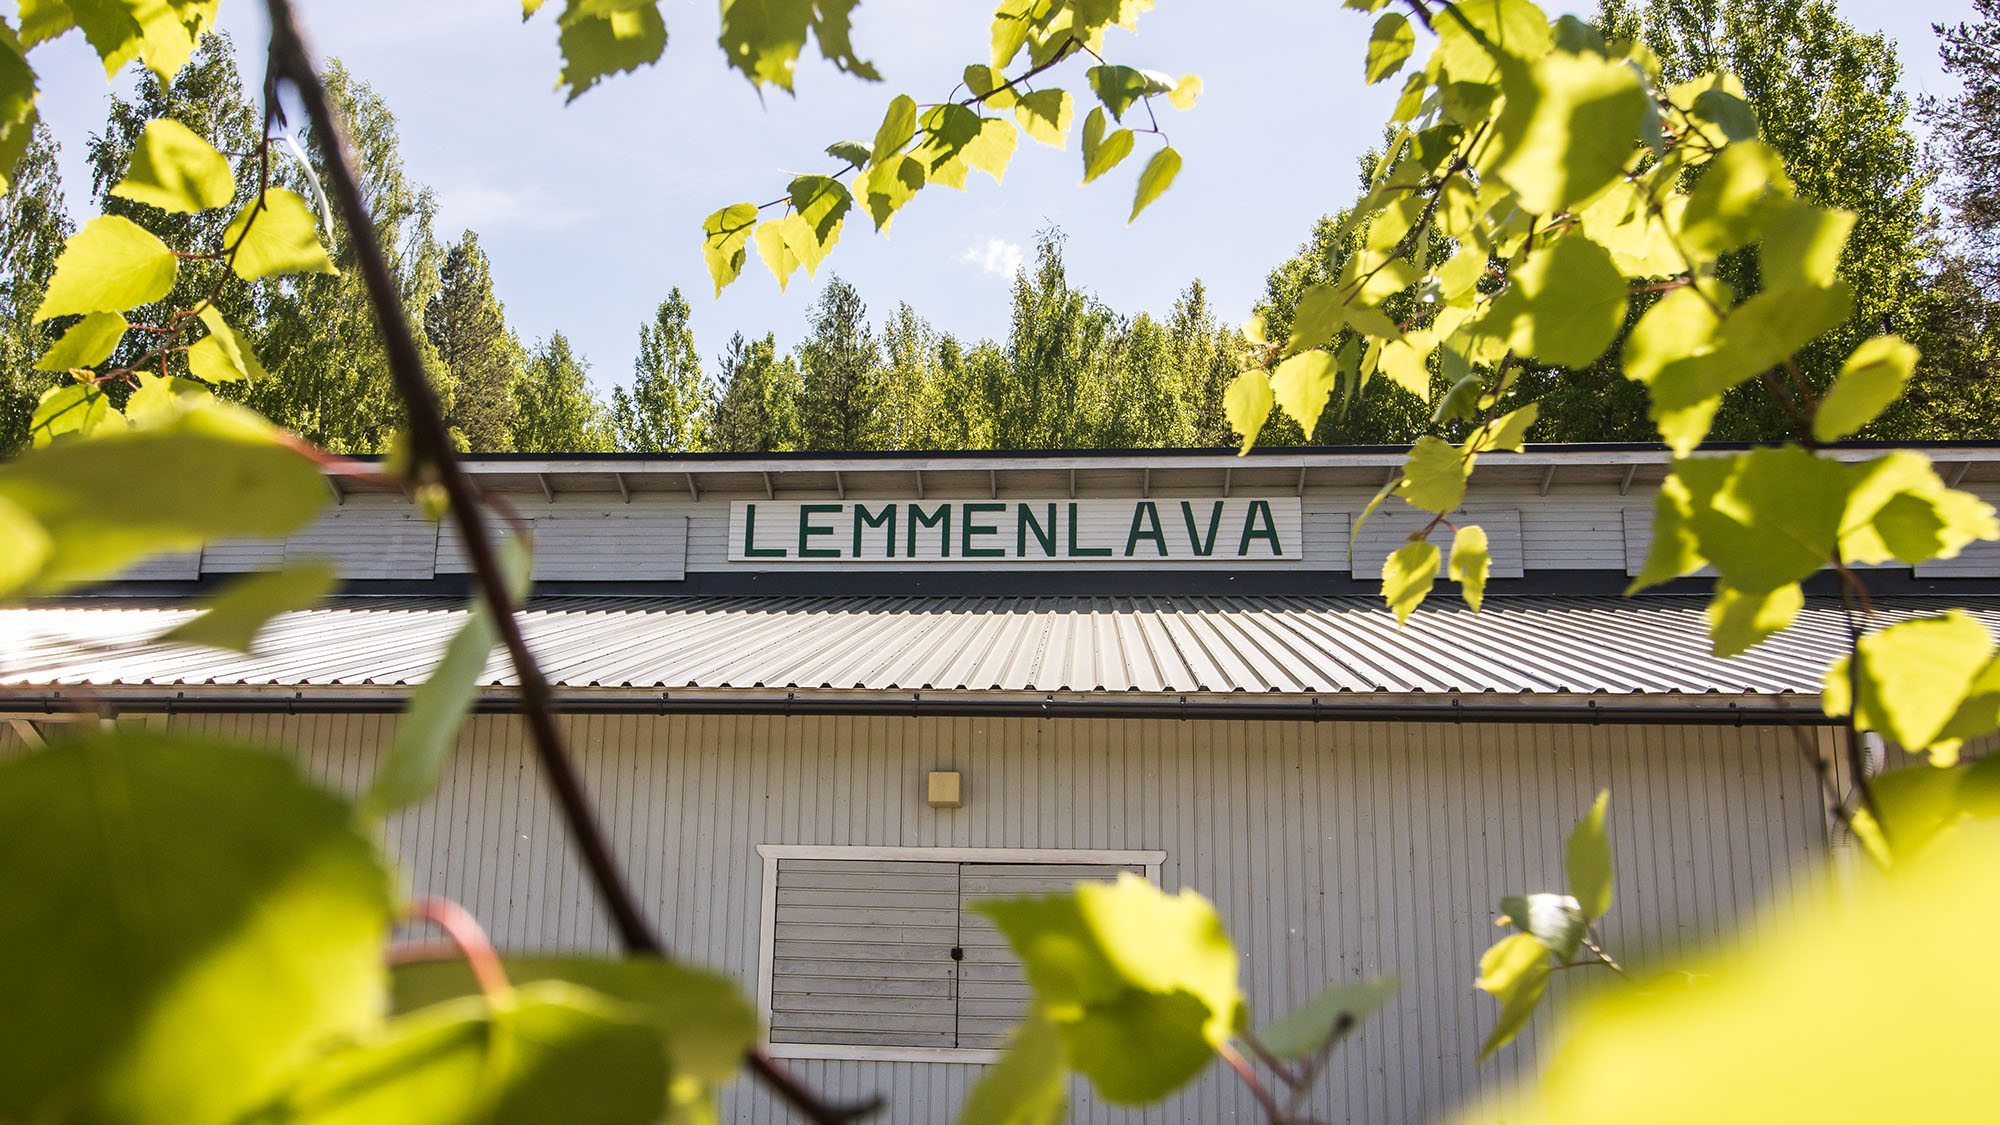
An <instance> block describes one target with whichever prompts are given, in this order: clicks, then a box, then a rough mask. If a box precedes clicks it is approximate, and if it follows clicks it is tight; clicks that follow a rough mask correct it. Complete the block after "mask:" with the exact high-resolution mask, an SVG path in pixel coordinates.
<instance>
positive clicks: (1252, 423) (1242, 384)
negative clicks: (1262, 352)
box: [1222, 367, 1277, 455]
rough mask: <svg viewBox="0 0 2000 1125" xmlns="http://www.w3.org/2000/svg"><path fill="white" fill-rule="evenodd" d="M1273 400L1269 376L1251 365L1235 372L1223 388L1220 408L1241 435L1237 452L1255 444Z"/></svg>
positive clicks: (1232, 427)
mask: <svg viewBox="0 0 2000 1125" xmlns="http://www.w3.org/2000/svg"><path fill="white" fill-rule="evenodd" d="M1276 402H1277V396H1276V394H1275V393H1274V392H1273V391H1272V390H1271V378H1270V376H1268V375H1266V374H1264V373H1263V372H1262V371H1259V370H1257V369H1256V368H1254V367H1253V368H1251V369H1250V370H1248V371H1244V372H1242V373H1240V374H1238V375H1237V376H1236V377H1235V378H1234V379H1231V380H1230V381H1229V386H1227V387H1226V388H1224V389H1223V392H1222V412H1223V414H1224V415H1225V416H1227V417H1228V419H1229V428H1230V429H1232V430H1235V431H1236V433H1237V435H1238V436H1240V437H1241V438H1242V439H1243V448H1242V449H1240V450H1238V454H1239V455H1241V454H1245V453H1249V452H1250V447H1251V446H1253V445H1255V444H1257V434H1258V432H1259V431H1261V430H1262V429H1263V428H1264V421H1265V419H1267V418H1269V417H1270V416H1271V407H1272V405H1273V404H1274V403H1276Z"/></svg>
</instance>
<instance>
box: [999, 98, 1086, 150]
mask: <svg viewBox="0 0 2000 1125" xmlns="http://www.w3.org/2000/svg"><path fill="white" fill-rule="evenodd" d="M1075 112H1076V101H1075V99H1073V98H1071V97H1070V96H1069V91H1068V90H1036V91H1035V92H1034V93H1032V94H1023V95H1021V100H1020V101H1019V102H1018V103H1016V104H1015V106H1014V120H1015V121H1017V122H1019V123H1020V125H1021V131H1022V132H1023V133H1026V134H1028V136H1030V137H1033V138H1034V139H1035V140H1038V141H1040V142H1042V143H1043V144H1045V145H1054V146H1055V147H1057V148H1062V147H1064V145H1065V140H1064V138H1065V137H1067V136H1068V135H1069V126H1070V122H1071V121H1072V120H1073V119H1074V115H1075Z"/></svg>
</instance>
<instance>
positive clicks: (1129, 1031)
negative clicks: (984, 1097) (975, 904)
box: [979, 872, 1243, 1103]
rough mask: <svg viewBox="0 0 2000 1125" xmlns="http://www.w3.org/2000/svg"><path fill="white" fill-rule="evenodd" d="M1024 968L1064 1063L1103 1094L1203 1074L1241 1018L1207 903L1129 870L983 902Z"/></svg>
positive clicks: (1169, 1084)
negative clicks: (1111, 878)
mask: <svg viewBox="0 0 2000 1125" xmlns="http://www.w3.org/2000/svg"><path fill="white" fill-rule="evenodd" d="M979 910H980V911H981V912H982V913H984V914H986V915H987V916H988V917H990V918H992V919H993V921H994V924H995V925H997V926H998V927H999V928H1000V930H1001V932H1002V933H1004V934H1005V935H1006V936H1007V941H1008V943H1009V944H1010V945H1011V946H1012V947H1013V949H1014V953H1015V954H1016V955H1017V956H1018V957H1020V959H1021V963H1022V965H1023V966H1024V967H1025V968H1026V971H1027V975H1028V980H1029V983H1030V984H1032V985H1033V986H1034V990H1035V998H1036V1001H1037V1002H1038V1003H1039V1004H1040V1005H1041V1007H1042V1010H1043V1011H1044V1012H1045V1013H1046V1014H1047V1017H1048V1019H1049V1021H1050V1022H1051V1023H1053V1024H1055V1026H1056V1029H1057V1031H1058V1032H1059V1033H1060V1034H1061V1036H1062V1041H1063V1046H1064V1050H1065V1053H1066V1054H1067V1056H1068V1058H1069V1062H1070V1065H1071V1066H1072V1067H1074V1068H1075V1069H1076V1070H1078V1071H1080V1072H1082V1073H1083V1074H1084V1075H1086V1076H1087V1077H1089V1078H1090V1080H1091V1083H1092V1084H1093V1085H1094V1086H1095V1087H1096V1088H1097V1091H1098V1093H1099V1094H1101V1095H1102V1096H1103V1097H1104V1098H1105V1099H1106V1100H1109V1101H1114V1102H1121V1103H1139V1102H1148V1101H1153V1100H1155V1099H1158V1098H1161V1097H1164V1096H1165V1095H1166V1094H1168V1093H1170V1092H1172V1091H1173V1090H1175V1089H1177V1088H1179V1087H1180V1086H1181V1085H1183V1084H1185V1083H1186V1082H1188V1081H1189V1080H1191V1079H1193V1078H1194V1077H1195V1076H1196V1075H1197V1074H1199V1073H1200V1072H1201V1070H1202V1068H1204V1067H1205V1066H1207V1065H1208V1063H1209V1061H1210V1059H1212V1058H1213V1057H1214V1052H1215V1048H1216V1047H1218V1046H1220V1045H1222V1044H1223V1043H1225V1042H1227V1041H1228V1039H1229V1037H1230V1035H1231V1034H1232V1033H1233V1032H1234V1030H1235V1029H1236V1027H1238V1026H1239V1025H1240V1022H1241V1020H1242V1018H1243V997H1242V993H1241V991H1240V990H1239V988H1238V985H1237V957H1236V951H1235V947H1234V946H1233V945H1231V944H1230V941H1229V935H1228V934H1227V933H1226V932H1225V931H1224V929H1223V926H1222V919H1221V918H1220V917H1219V916H1218V915H1217V914H1216V912H1215V908H1214V907H1213V906H1212V905H1210V904H1209V902H1208V900H1206V899H1204V898H1202V897H1201V896H1200V895H1198V894H1195V893H1194V892H1193V891H1187V890H1184V891H1182V892H1180V893H1179V894H1178V895H1165V894H1162V893H1161V892H1160V891H1159V890H1158V889H1157V888H1155V887H1154V886H1153V885H1152V884H1150V883H1148V882H1146V881H1145V880H1144V879H1141V878H1139V877H1138V876H1136V875H1133V874H1131V873H1129V872H1127V873H1125V874H1122V875H1120V876H1119V878H1118V881H1117V882H1116V883H1110V884H1096V883H1085V884H1081V885H1079V886H1078V887H1077V888H1076V890H1075V892H1074V893H1073V894H1070V895H1064V896H1056V897H1050V898H1042V899H1016V900H1002V901H993V902H986V903H982V904H980V906H979Z"/></svg>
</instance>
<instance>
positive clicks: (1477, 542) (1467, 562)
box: [1447, 524, 1493, 613]
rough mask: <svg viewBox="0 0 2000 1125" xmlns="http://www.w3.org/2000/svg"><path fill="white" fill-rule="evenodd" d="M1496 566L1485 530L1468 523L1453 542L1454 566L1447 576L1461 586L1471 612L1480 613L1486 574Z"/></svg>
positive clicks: (1453, 537) (1461, 591)
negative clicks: (1487, 542) (1487, 543)
mask: <svg viewBox="0 0 2000 1125" xmlns="http://www.w3.org/2000/svg"><path fill="white" fill-rule="evenodd" d="M1492 565H1493V552H1492V551H1491V550H1490V549H1489V548H1488V547H1487V545H1486V529H1485V528H1483V527H1479V526H1477V525H1474V524H1467V525H1465V526H1464V527H1461V528H1459V529H1458V532H1457V534H1455V535H1453V536H1452V540H1451V566H1450V569H1449V570H1448V571H1447V575H1448V577H1450V578H1451V580H1452V581H1454V582H1457V583H1458V584H1459V592H1460V593H1461V594H1462V595H1463V596H1464V598H1465V604H1467V605H1469V606H1471V607H1472V612H1474V613H1478V612H1479V603H1480V602H1482V601H1483V600H1485V597H1486V572H1487V571H1488V570H1489V569H1490V568H1491V567H1492Z"/></svg>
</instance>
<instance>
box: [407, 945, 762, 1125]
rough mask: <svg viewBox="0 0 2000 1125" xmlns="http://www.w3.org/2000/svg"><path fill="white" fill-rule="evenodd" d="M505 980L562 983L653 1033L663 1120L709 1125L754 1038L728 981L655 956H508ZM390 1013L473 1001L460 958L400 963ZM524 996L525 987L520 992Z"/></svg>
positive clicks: (753, 1022) (748, 1014)
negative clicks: (662, 1086) (663, 1081)
mask: <svg viewBox="0 0 2000 1125" xmlns="http://www.w3.org/2000/svg"><path fill="white" fill-rule="evenodd" d="M505 970H506V974H507V979H508V980H510V981H512V982H513V983H514V984H516V985H525V986H530V987H533V983H534V982H539V981H550V982H566V983H568V984H571V985H577V986H581V987H582V988H587V989H589V990H591V992H593V993H595V994H596V995H597V997H598V998H599V1000H600V1001H610V1002H613V1003H615V1004H617V1005H619V1006H620V1012H619V1014H620V1016H621V1017H622V1018H624V1019H628V1020H632V1021H635V1022H638V1023H642V1024H645V1025H646V1026H648V1027H650V1028H651V1029H652V1030H653V1032H654V1034H655V1035H656V1036H657V1040H656V1043H655V1047H654V1049H655V1050H656V1051H659V1052H662V1053H663V1054H664V1057H665V1060H666V1063H667V1070H668V1092H667V1100H668V1103H669V1107H668V1108H669V1117H668V1120H669V1121H670V1122H675V1123H678V1122H682V1121H688V1122H693V1121H700V1120H712V1119H713V1118H712V1114H713V1108H714V1106H713V1103H714V1100H715V1091H716V1089H717V1088H719V1087H721V1086H722V1085H724V1084H726V1083H728V1082H729V1081H730V1080H731V1079H732V1078H734V1077H736V1075H737V1072H738V1071H739V1069H740V1068H741V1067H742V1065H743V1057H744V1056H745V1055H746V1054H748V1053H749V1051H750V1048H751V1047H752V1045H754V1044H755V1043H756V1041H757V1014H756V1012H754V1011H752V1010H751V1008H750V1005H749V1003H748V1002H746V1001H745V1000H744V998H743V994H742V992H741V991H740V990H739V989H738V988H737V987H736V985H735V983H734V982H732V981H730V980H728V979H727V978H725V977H721V976H717V975H716V974H714V973H707V972H703V971H701V970H699V969H690V968H687V967H684V966H681V965H676V964H673V963H671V962H668V961H663V960H659V959H657V958H648V957H633V958H628V959H624V960H615V961H614V960H605V959H602V958H594V957H583V956H576V955H553V956H541V957H509V958H507V960H506V962H505ZM391 987H392V990H393V995H394V1000H395V1010H396V1011H398V1012H416V1011H422V1010H424V1009H425V1008H426V1007H427V1006H429V1005H432V1004H439V1003H446V1002H449V1001H450V1000H452V999H454V998H457V997H465V996H473V995H476V994H477V992H478V983H477V981H476V980H475V978H474V977H473V975H472V971H471V970H470V969H469V968H468V967H467V966H466V964H465V963H464V962H463V961H458V960H450V961H421V962H417V963H414V964H407V965H400V966H398V967H397V968H396V969H395V971H394V975H393V977H392V979H391ZM524 991H525V989H524Z"/></svg>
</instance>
